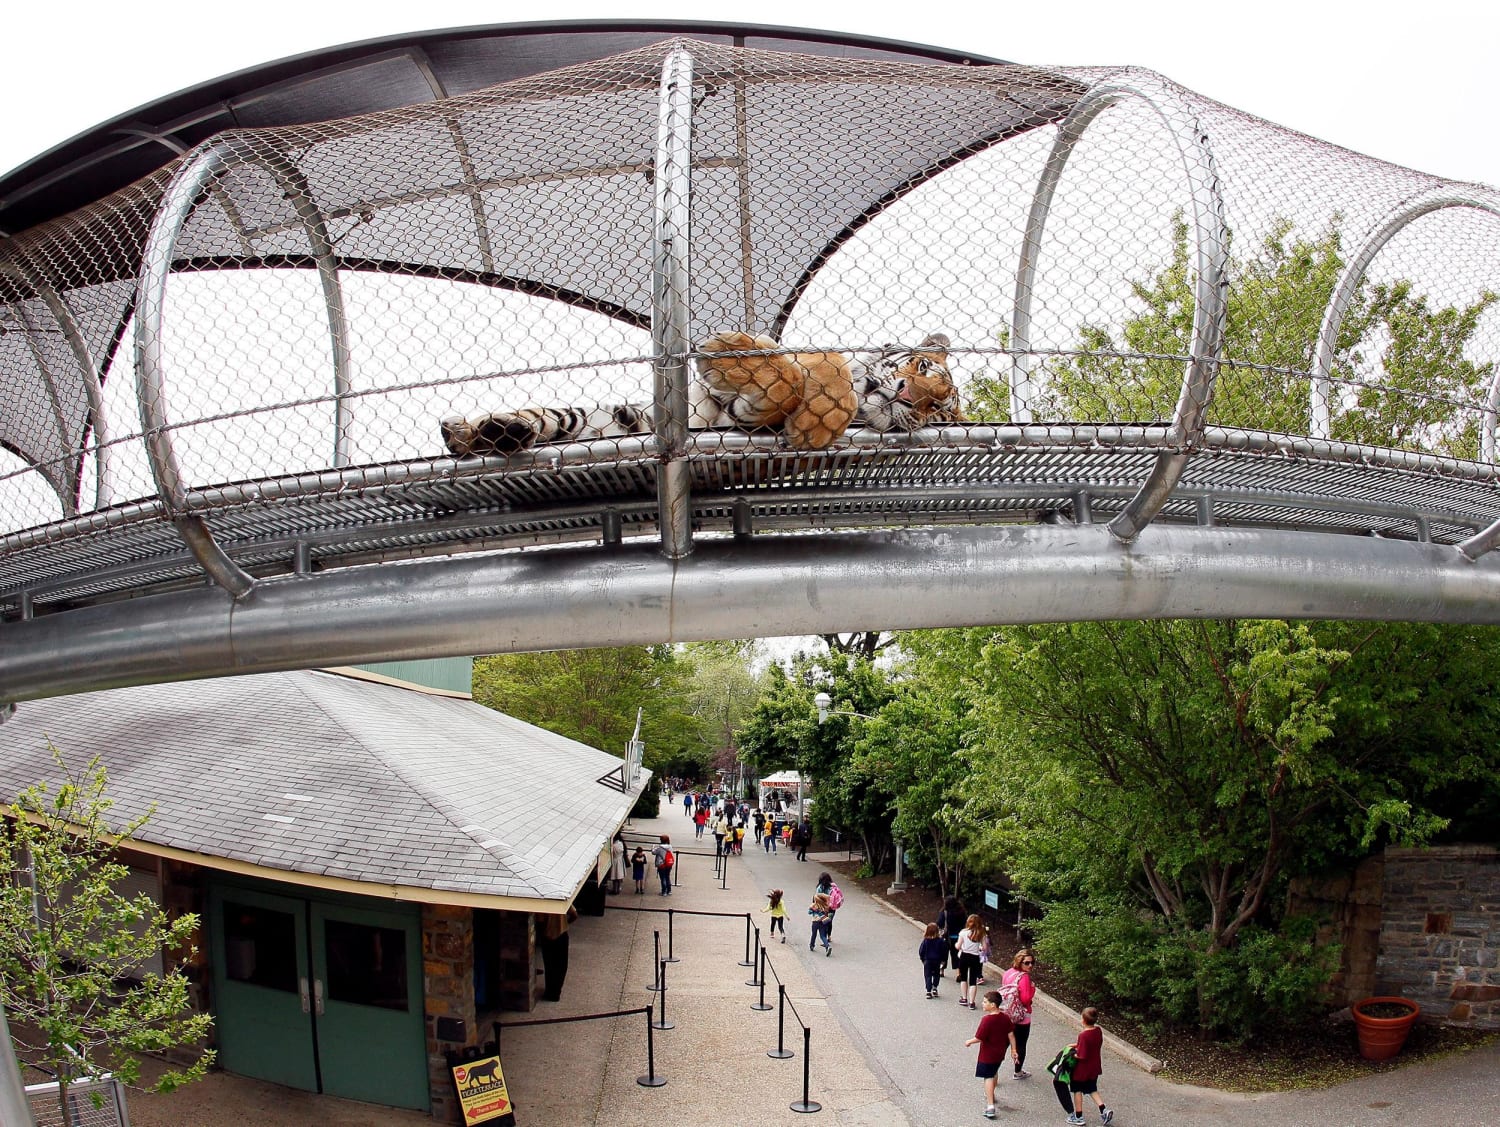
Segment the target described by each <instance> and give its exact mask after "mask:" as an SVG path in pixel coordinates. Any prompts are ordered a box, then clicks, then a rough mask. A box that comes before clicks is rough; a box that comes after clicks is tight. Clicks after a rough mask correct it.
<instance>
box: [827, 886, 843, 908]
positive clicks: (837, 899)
mask: <svg viewBox="0 0 1500 1127" xmlns="http://www.w3.org/2000/svg"><path fill="white" fill-rule="evenodd" d="M843 902H844V894H843V893H842V892H840V891H839V886H838V885H836V884H830V885H829V886H828V906H829V907H830V908H832V909H833V910H834V911H835V912H836V911H838V910H839V906H840V905H841V904H843Z"/></svg>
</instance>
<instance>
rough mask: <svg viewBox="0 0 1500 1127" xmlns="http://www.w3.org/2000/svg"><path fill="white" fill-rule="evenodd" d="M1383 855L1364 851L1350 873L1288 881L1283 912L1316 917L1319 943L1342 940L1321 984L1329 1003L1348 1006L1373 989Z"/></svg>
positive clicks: (1378, 951)
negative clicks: (1334, 968) (1335, 963)
mask: <svg viewBox="0 0 1500 1127" xmlns="http://www.w3.org/2000/svg"><path fill="white" fill-rule="evenodd" d="M1384 876H1385V858H1384V857H1368V858H1366V859H1365V860H1364V861H1362V862H1361V863H1360V864H1359V866H1358V867H1357V868H1356V869H1355V870H1354V871H1353V872H1352V873H1343V874H1341V875H1339V876H1334V877H1325V878H1322V879H1320V880H1297V881H1294V882H1292V888H1291V893H1290V895H1289V898H1288V903H1287V912H1288V914H1290V915H1296V916H1311V917H1313V919H1316V920H1318V921H1320V923H1319V927H1318V943H1319V944H1324V945H1326V944H1330V943H1339V944H1341V945H1342V946H1343V954H1342V960H1341V963H1340V966H1339V969H1338V972H1337V973H1336V974H1335V975H1334V976H1333V978H1331V979H1330V980H1329V982H1328V985H1327V986H1326V987H1325V988H1324V991H1323V997H1324V999H1325V1000H1326V1001H1327V1002H1328V1003H1329V1005H1332V1006H1336V1007H1337V1006H1351V1005H1353V1004H1354V1003H1355V1002H1357V1001H1359V1000H1360V999H1361V998H1368V997H1370V996H1371V995H1372V994H1375V993H1376V992H1377V991H1376V979H1375V960H1376V958H1377V957H1378V956H1379V954H1380V923H1381V895H1382V892H1383V887H1384Z"/></svg>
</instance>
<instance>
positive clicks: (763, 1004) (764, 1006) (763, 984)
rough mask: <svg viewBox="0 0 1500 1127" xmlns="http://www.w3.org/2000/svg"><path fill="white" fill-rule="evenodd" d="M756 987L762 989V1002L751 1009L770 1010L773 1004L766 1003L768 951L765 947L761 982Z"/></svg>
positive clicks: (761, 961)
mask: <svg viewBox="0 0 1500 1127" xmlns="http://www.w3.org/2000/svg"><path fill="white" fill-rule="evenodd" d="M756 985H758V986H759V987H760V1001H758V1002H756V1003H755V1004H754V1005H753V1006H751V1007H750V1008H751V1009H752V1010H768V1009H770V1008H771V1003H769V1002H767V1001H766V949H765V948H764V947H762V948H761V949H760V982H758V983H757V984H756Z"/></svg>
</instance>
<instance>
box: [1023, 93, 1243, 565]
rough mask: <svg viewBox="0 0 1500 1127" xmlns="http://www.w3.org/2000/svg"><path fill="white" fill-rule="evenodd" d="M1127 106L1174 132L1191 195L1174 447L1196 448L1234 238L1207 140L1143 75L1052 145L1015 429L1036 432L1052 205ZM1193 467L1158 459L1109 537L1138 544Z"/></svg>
mask: <svg viewBox="0 0 1500 1127" xmlns="http://www.w3.org/2000/svg"><path fill="white" fill-rule="evenodd" d="M1126 98H1139V99H1140V100H1142V101H1144V102H1145V103H1146V105H1147V106H1149V107H1150V108H1151V109H1152V110H1153V111H1154V112H1155V113H1156V115H1157V117H1158V118H1160V119H1161V121H1162V123H1163V124H1164V125H1165V126H1166V127H1167V130H1168V131H1169V132H1170V133H1171V135H1172V139H1173V141H1174V142H1175V143H1176V146H1177V154H1178V157H1179V158H1180V159H1181V161H1182V165H1183V171H1184V172H1185V173H1186V176H1187V181H1188V187H1189V190H1190V192H1191V195H1192V201H1193V232H1194V236H1195V246H1196V264H1195V266H1196V273H1197V280H1196V285H1195V287H1194V291H1193V299H1194V300H1193V327H1192V339H1191V340H1190V341H1189V344H1188V356H1189V360H1188V363H1187V366H1186V369H1185V371H1184V373H1183V380H1182V388H1181V390H1180V391H1179V393H1178V396H1177V405H1176V407H1175V408H1174V410H1173V413H1172V422H1171V427H1170V431H1171V434H1172V435H1173V439H1174V441H1175V442H1177V443H1178V444H1180V445H1183V446H1190V445H1191V444H1192V443H1193V442H1195V441H1196V440H1197V438H1198V436H1199V435H1200V434H1201V432H1202V429H1203V419H1204V413H1205V411H1206V410H1207V407H1208V401H1209V399H1210V398H1211V397H1212V395H1213V384H1214V378H1215V376H1216V374H1217V371H1218V361H1219V351H1220V348H1221V346H1222V344H1223V339H1224V317H1225V308H1226V303H1227V295H1228V287H1229V229H1228V223H1227V220H1226V218H1225V213H1224V194H1223V190H1222V188H1221V187H1220V185H1219V174H1218V167H1217V164H1216V163H1215V161H1214V155H1213V148H1212V146H1211V145H1210V144H1209V137H1208V134H1207V132H1206V131H1205V130H1204V129H1203V127H1202V125H1201V124H1199V122H1198V119H1197V117H1196V115H1194V114H1193V113H1192V112H1191V111H1190V110H1189V109H1188V108H1187V107H1186V106H1185V105H1183V104H1182V101H1181V99H1180V98H1179V97H1178V96H1177V94H1176V92H1175V91H1174V90H1173V89H1172V88H1171V87H1170V86H1168V85H1167V84H1166V83H1165V82H1163V81H1162V80H1161V79H1159V78H1158V77H1157V76H1155V75H1152V74H1146V73H1134V74H1128V75H1117V76H1114V77H1112V78H1108V79H1105V80H1103V81H1101V82H1099V83H1098V84H1096V85H1095V86H1093V87H1091V88H1090V89H1089V91H1088V92H1087V93H1086V94H1084V95H1083V97H1082V98H1080V99H1079V100H1078V102H1077V103H1076V104H1075V105H1074V106H1073V109H1072V111H1071V112H1070V113H1069V114H1068V116H1067V117H1066V118H1065V119H1064V120H1063V123H1062V125H1061V126H1059V128H1058V133H1057V137H1056V138H1055V139H1054V140H1053V142H1052V151H1051V153H1050V154H1049V155H1048V157H1047V163H1046V165H1045V166H1044V167H1043V169H1042V175H1041V178H1040V179H1039V180H1038V182H1037V187H1036V191H1035V193H1034V194H1033V196H1032V200H1031V210H1030V212H1029V213H1028V215H1027V219H1026V234H1025V238H1024V239H1023V240H1022V243H1021V256H1020V261H1019V263H1018V264H1017V267H1016V289H1015V300H1014V302H1013V305H1012V313H1011V324H1010V347H1011V349H1012V350H1013V355H1012V360H1011V372H1010V407H1011V421H1012V422H1015V423H1022V424H1024V423H1029V422H1031V405H1030V403H1029V402H1028V398H1027V392H1026V389H1027V388H1028V387H1029V385H1030V383H1031V372H1032V370H1033V368H1034V366H1035V357H1034V356H1033V355H1031V352H1030V349H1031V303H1032V297H1033V289H1034V285H1035V281H1036V268H1037V261H1038V259H1039V258H1040V256H1041V246H1042V236H1043V234H1044V233H1045V231H1046V226H1047V219H1048V216H1049V215H1050V213H1051V209H1052V198H1053V196H1054V195H1055V193H1056V191H1057V185H1058V182H1059V181H1060V180H1061V179H1062V173H1063V169H1064V168H1065V167H1066V166H1067V162H1068V158H1069V157H1070V156H1071V155H1072V153H1073V150H1074V148H1075V147H1076V146H1077V144H1078V142H1079V140H1081V139H1082V137H1083V134H1084V133H1085V131H1087V129H1088V127H1089V126H1090V125H1091V124H1093V122H1094V120H1095V119H1096V118H1097V117H1098V116H1099V115H1100V114H1101V113H1103V112H1104V111H1105V110H1107V109H1109V108H1110V107H1111V106H1113V105H1115V104H1116V103H1118V102H1120V101H1122V100H1124V99H1126ZM1188 457H1189V455H1188V454H1187V453H1177V454H1163V455H1162V456H1161V457H1160V458H1158V459H1157V462H1156V465H1155V467H1154V468H1153V469H1152V471H1151V475H1150V476H1149V477H1148V478H1147V480H1146V482H1145V483H1144V484H1143V485H1142V486H1141V489H1140V491H1139V492H1138V493H1137V494H1136V496H1135V497H1134V498H1132V500H1131V501H1130V503H1129V504H1128V505H1127V506H1126V507H1125V510H1124V511H1123V512H1122V513H1120V514H1119V515H1118V516H1117V517H1115V519H1114V520H1112V521H1110V523H1109V529H1110V532H1111V533H1112V534H1113V535H1114V536H1116V537H1117V538H1118V539H1120V540H1122V541H1126V542H1129V541H1130V540H1133V539H1134V538H1135V537H1136V536H1138V535H1139V534H1140V532H1141V530H1142V529H1143V528H1145V527H1146V525H1147V524H1149V523H1150V522H1151V519H1152V518H1153V517H1154V516H1155V515H1156V514H1157V513H1158V512H1159V511H1160V510H1161V507H1162V505H1164V504H1165V503H1166V501H1167V498H1168V497H1169V496H1170V495H1171V493H1172V489H1173V487H1174V486H1176V484H1177V481H1178V479H1179V478H1181V476H1182V471H1183V469H1184V468H1186V465H1187V460H1188Z"/></svg>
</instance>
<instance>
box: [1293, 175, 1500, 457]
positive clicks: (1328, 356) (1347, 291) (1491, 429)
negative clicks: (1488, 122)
mask: <svg viewBox="0 0 1500 1127" xmlns="http://www.w3.org/2000/svg"><path fill="white" fill-rule="evenodd" d="M1450 207H1472V208H1477V209H1478V210H1480V211H1487V212H1489V213H1490V214H1491V215H1496V216H1500V195H1496V194H1495V193H1494V192H1491V191H1487V190H1485V189H1484V188H1482V187H1479V186H1477V185H1475V186H1473V187H1468V188H1458V189H1457V190H1455V186H1453V185H1445V186H1444V187H1442V188H1439V189H1436V190H1433V191H1428V192H1426V193H1424V194H1422V195H1419V196H1417V197H1416V198H1414V199H1406V200H1402V201H1401V202H1400V203H1398V204H1397V205H1396V206H1395V207H1393V208H1392V209H1391V210H1390V211H1389V212H1388V213H1387V214H1386V217H1385V218H1384V219H1383V220H1382V221H1381V223H1380V225H1379V226H1378V227H1376V228H1375V229H1374V230H1373V231H1371V232H1370V233H1369V234H1368V235H1366V236H1365V239H1364V242H1362V243H1361V244H1360V245H1359V249H1358V250H1357V251H1355V253H1354V254H1353V255H1351V256H1350V258H1349V261H1348V262H1346V263H1345V264H1344V268H1343V270H1342V271H1340V272H1339V277H1338V281H1337V282H1336V283H1335V284H1334V288H1333V295H1332V296H1331V297H1330V298H1329V299H1328V305H1327V307H1326V308H1325V309H1324V310H1323V321H1322V323H1321V324H1320V325H1319V326H1318V343H1317V347H1316V350H1315V351H1314V353H1313V366H1312V380H1311V382H1310V384H1309V386H1308V393H1309V398H1310V404H1309V406H1310V408H1311V411H1310V414H1311V420H1310V424H1309V429H1308V437H1309V438H1313V439H1327V438H1328V437H1329V436H1330V431H1331V430H1332V426H1333V411H1332V408H1331V406H1330V404H1329V388H1330V374H1331V372H1332V371H1333V358H1334V353H1335V352H1336V351H1337V349H1338V339H1339V331H1340V330H1341V329H1342V328H1343V327H1344V318H1345V317H1346V316H1348V314H1349V306H1350V304H1351V303H1352V302H1353V301H1354V295H1355V293H1356V292H1357V291H1358V289H1359V284H1360V283H1361V282H1362V281H1364V277H1365V271H1366V270H1368V269H1369V268H1370V263H1371V262H1373V261H1374V259H1375V256H1376V255H1377V254H1379V253H1380V251H1381V250H1382V249H1383V248H1384V247H1385V245H1386V243H1388V242H1390V241H1391V239H1392V238H1394V237H1395V236H1396V235H1397V234H1398V233H1399V232H1400V231H1401V230H1402V228H1404V227H1406V225H1407V224H1409V223H1411V222H1413V221H1414V220H1417V219H1420V218H1422V216H1424V215H1429V214H1431V213H1432V212H1434V211H1441V210H1443V209H1444V208H1450ZM1497 412H1500V370H1497V372H1496V374H1495V376H1494V377H1493V378H1492V379H1491V381H1490V386H1489V392H1488V394H1487V395H1486V397H1485V415H1484V418H1483V420H1482V421H1481V424H1480V428H1479V435H1480V437H1479V442H1480V447H1479V449H1480V454H1479V457H1480V459H1481V460H1482V461H1486V462H1493V461H1494V460H1495V418H1496V413H1497Z"/></svg>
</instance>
